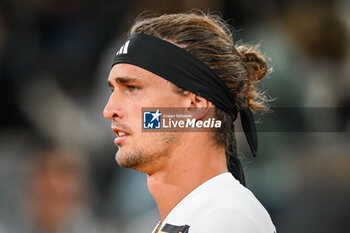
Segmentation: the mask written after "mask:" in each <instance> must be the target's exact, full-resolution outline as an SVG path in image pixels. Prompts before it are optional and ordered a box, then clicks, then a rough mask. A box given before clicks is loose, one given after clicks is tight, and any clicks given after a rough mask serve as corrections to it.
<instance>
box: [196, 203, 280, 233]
mask: <svg viewBox="0 0 350 233" xmlns="http://www.w3.org/2000/svg"><path fill="white" fill-rule="evenodd" d="M190 232H191V233H211V232H220V233H233V232H237V233H238V232H244V233H257V232H260V230H259V226H257V224H256V223H255V221H254V220H253V219H252V218H251V217H249V216H247V215H246V214H245V213H243V212H240V211H237V210H233V209H216V210H212V211H210V212H208V213H206V214H204V215H202V216H201V217H200V218H199V219H198V220H197V221H196V222H195V223H194V224H193V225H192V226H191V228H190ZM271 233H273V232H271Z"/></svg>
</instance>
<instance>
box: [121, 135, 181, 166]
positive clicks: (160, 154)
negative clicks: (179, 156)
mask: <svg viewBox="0 0 350 233" xmlns="http://www.w3.org/2000/svg"><path fill="white" fill-rule="evenodd" d="M160 141H161V143H160V144H158V143H157V144H158V145H156V146H155V145H150V146H153V147H155V148H156V147H158V148H160V149H158V150H157V149H156V150H155V151H154V152H146V151H145V150H142V149H140V148H133V149H132V150H131V151H130V152H122V151H118V152H117V154H116V160H117V163H118V164H119V165H120V166H121V167H124V168H132V169H135V170H138V171H141V172H145V173H148V172H149V171H153V170H154V169H155V168H156V167H157V164H158V163H159V161H160V160H161V159H163V158H166V157H168V156H169V150H170V147H171V145H173V144H174V143H176V141H177V137H176V136H175V135H164V136H163V137H162V139H160ZM119 153H120V154H119Z"/></svg>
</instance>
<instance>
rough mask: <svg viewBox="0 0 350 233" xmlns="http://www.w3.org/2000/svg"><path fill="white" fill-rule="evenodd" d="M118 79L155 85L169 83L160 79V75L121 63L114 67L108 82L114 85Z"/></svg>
mask: <svg viewBox="0 0 350 233" xmlns="http://www.w3.org/2000/svg"><path fill="white" fill-rule="evenodd" d="M117 78H132V79H134V80H136V81H142V82H154V83H168V82H169V81H167V80H165V79H163V78H162V77H160V76H159V75H156V74H154V73H152V72H150V71H148V70H146V69H143V68H141V67H138V66H135V65H131V64H126V63H119V64H116V65H114V66H113V67H112V69H111V72H110V74H109V77H108V81H109V82H112V83H113V82H115V79H117Z"/></svg>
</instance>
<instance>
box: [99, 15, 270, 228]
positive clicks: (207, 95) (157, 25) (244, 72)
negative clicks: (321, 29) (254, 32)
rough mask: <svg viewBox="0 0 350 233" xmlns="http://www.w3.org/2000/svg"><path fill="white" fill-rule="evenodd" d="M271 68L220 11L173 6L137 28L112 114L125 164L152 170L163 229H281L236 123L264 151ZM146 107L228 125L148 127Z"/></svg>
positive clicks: (117, 71)
mask: <svg viewBox="0 0 350 233" xmlns="http://www.w3.org/2000/svg"><path fill="white" fill-rule="evenodd" d="M267 69H268V68H267V63H266V61H265V58H264V57H263V56H262V55H261V54H260V53H259V52H257V51H255V50H254V49H252V48H250V47H246V46H240V47H237V48H236V47H235V46H234V44H233V41H232V36H231V33H230V30H229V28H228V27H227V26H226V25H225V23H224V22H223V20H222V19H220V18H219V17H215V16H211V15H207V14H204V13H183V14H169V15H162V16H158V17H154V16H152V17H144V18H139V19H137V20H136V22H135V23H134V25H133V26H132V27H131V29H130V33H129V38H128V39H127V40H126V42H125V43H124V45H123V46H122V47H121V48H120V49H118V51H116V56H115V59H114V61H113V66H112V69H111V72H110V75H109V78H108V83H109V86H110V87H111V88H112V94H111V96H110V98H109V101H108V103H107V105H106V107H105V109H104V116H105V117H106V118H108V119H111V120H112V129H113V131H114V132H115V133H116V135H117V137H116V139H115V140H114V142H115V144H116V145H117V146H118V148H119V149H118V152H117V154H116V160H117V162H118V164H119V165H120V166H122V167H127V168H133V169H136V170H138V171H141V172H144V173H146V174H147V175H148V176H147V183H148V188H149V191H150V193H151V194H152V196H153V197H154V199H155V201H156V203H157V205H158V208H159V212H160V216H161V221H160V222H159V224H158V225H157V226H156V227H155V229H154V231H153V232H155V233H158V232H168V233H179V232H182V233H185V232H190V233H209V232H219V233H229V232H239V233H243V232H244V233H253V232H261V233H263V232H264V233H265V232H266V233H274V232H275V227H274V225H273V223H272V221H271V219H270V216H269V214H268V213H267V211H266V210H265V209H264V207H263V206H262V205H261V204H260V203H259V201H258V200H257V199H256V198H255V197H254V195H253V194H252V193H251V192H250V191H249V190H248V189H246V188H245V180H244V174H243V169H242V166H241V163H240V160H239V157H238V153H237V148H236V142H235V135H234V124H233V123H234V121H235V119H236V118H237V116H240V118H241V121H242V128H243V130H244V132H245V135H246V137H247V140H248V144H249V146H250V148H251V151H252V154H253V155H254V156H255V155H256V153H257V137H256V130H255V124H254V120H253V116H252V112H251V110H264V109H266V108H267V107H266V106H265V105H264V97H263V96H262V95H261V94H260V93H259V92H258V91H257V90H256V88H255V84H256V83H257V82H258V81H259V80H260V79H262V78H263V77H264V76H265V74H266V72H267ZM146 107H155V108H156V109H157V108H158V109H161V108H174V109H182V110H184V111H185V112H187V113H188V114H191V115H193V116H194V118H195V119H196V120H198V121H200V120H207V119H209V118H210V117H212V115H214V117H215V119H217V120H220V121H221V122H222V124H220V126H221V127H220V129H218V130H217V129H216V130H207V131H200V132H197V131H191V132H178V131H174V132H172V131H155V132H148V131H147V132H145V131H144V129H143V119H142V117H143V114H142V109H143V108H146ZM210 109H214V112H211V111H210ZM158 112H159V111H158ZM156 113H157V112H156ZM156 113H153V114H156ZM158 116H159V115H158ZM158 116H155V118H156V117H158ZM152 118H153V117H152ZM153 120H154V119H153ZM153 120H152V119H151V120H150V121H149V123H150V122H151V121H153ZM169 122H170V121H169ZM208 122H209V121H208Z"/></svg>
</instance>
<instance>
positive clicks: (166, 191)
mask: <svg viewBox="0 0 350 233" xmlns="http://www.w3.org/2000/svg"><path fill="white" fill-rule="evenodd" d="M197 139H198V138H197ZM190 142H191V140H190V141H188V143H185V144H183V143H182V144H181V147H178V148H176V149H175V150H174V151H173V152H172V155H171V156H169V157H168V158H169V159H168V160H167V161H166V162H165V163H164V164H163V166H162V168H161V169H159V170H157V171H156V172H153V173H151V174H148V179H147V182H148V188H149V191H150V193H151V194H152V196H153V197H154V199H155V201H156V202H157V205H158V208H159V212H160V216H161V220H162V221H163V220H164V219H165V218H166V216H168V214H169V213H170V212H171V210H172V209H173V208H174V207H175V206H176V205H177V204H178V203H179V202H180V201H181V200H182V199H183V198H185V197H186V196H187V195H188V194H189V193H190V192H192V191H193V190H194V189H196V188H197V187H198V186H199V185H201V184H202V183H204V182H206V181H207V180H209V179H211V178H212V177H215V176H217V175H219V174H222V173H224V172H226V171H227V166H226V159H225V150H224V149H219V148H216V147H213V146H210V145H209V144H208V143H206V144H205V143H204V144H203V141H201V139H199V140H196V142H193V141H192V142H191V143H190Z"/></svg>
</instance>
